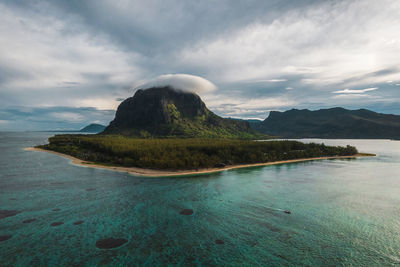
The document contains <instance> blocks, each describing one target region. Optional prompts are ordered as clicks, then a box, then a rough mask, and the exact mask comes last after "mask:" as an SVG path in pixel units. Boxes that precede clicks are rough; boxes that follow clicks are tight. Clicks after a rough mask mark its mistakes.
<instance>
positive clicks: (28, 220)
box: [22, 218, 36, 223]
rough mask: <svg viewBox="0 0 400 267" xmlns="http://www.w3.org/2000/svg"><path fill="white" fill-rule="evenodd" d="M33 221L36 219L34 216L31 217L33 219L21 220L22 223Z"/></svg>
mask: <svg viewBox="0 0 400 267" xmlns="http://www.w3.org/2000/svg"><path fill="white" fill-rule="evenodd" d="M34 221H36V219H35V218H33V219H27V220H25V221H23V222H22V223H31V222H34Z"/></svg>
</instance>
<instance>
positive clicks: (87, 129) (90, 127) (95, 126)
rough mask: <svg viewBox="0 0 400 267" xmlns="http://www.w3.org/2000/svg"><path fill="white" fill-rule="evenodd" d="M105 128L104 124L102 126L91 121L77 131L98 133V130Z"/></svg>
mask: <svg viewBox="0 0 400 267" xmlns="http://www.w3.org/2000/svg"><path fill="white" fill-rule="evenodd" d="M105 128H106V126H104V125H101V124H96V123H92V124H89V125H88V126H86V127H84V128H82V129H81V130H79V132H81V133H99V132H102V131H104V129H105Z"/></svg>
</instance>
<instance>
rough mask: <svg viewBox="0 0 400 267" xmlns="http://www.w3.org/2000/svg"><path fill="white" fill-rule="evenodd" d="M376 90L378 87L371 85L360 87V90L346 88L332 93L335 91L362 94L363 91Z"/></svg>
mask: <svg viewBox="0 0 400 267" xmlns="http://www.w3.org/2000/svg"><path fill="white" fill-rule="evenodd" d="M375 90H378V87H370V88H365V89H358V90H352V89H344V90H339V91H334V92H332V93H334V94H362V93H366V92H370V91H375Z"/></svg>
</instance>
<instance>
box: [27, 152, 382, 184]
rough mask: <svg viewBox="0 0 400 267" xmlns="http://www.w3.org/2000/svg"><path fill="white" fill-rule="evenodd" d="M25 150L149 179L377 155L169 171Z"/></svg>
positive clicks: (57, 153)
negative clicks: (108, 164) (107, 163)
mask: <svg viewBox="0 0 400 267" xmlns="http://www.w3.org/2000/svg"><path fill="white" fill-rule="evenodd" d="M24 150H25V151H39V152H47V153H51V154H55V155H58V156H61V157H65V158H68V159H70V160H71V162H72V164H75V165H78V166H83V167H91V168H99V169H108V170H114V171H119V172H127V173H129V174H132V175H139V176H147V177H169V176H183V175H195V174H208V173H215V172H221V171H226V170H233V169H241V168H251V167H259V166H269V165H279V164H286V163H296V162H305V161H313V160H326V159H352V158H358V157H371V156H376V155H375V154H368V153H358V154H355V155H352V156H330V157H316V158H303V159H291V160H282V161H273V162H265V163H252V164H240V165H230V166H226V167H222V168H208V169H199V170H180V171H168V170H154V169H143V168H137V167H117V166H106V165H100V164H96V163H93V162H89V161H84V160H81V159H78V158H75V157H73V156H70V155H67V154H63V153H60V152H56V151H51V150H46V149H41V148H36V147H27V148H24Z"/></svg>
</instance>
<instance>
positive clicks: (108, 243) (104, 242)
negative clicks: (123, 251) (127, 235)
mask: <svg viewBox="0 0 400 267" xmlns="http://www.w3.org/2000/svg"><path fill="white" fill-rule="evenodd" d="M126 242H128V240H127V239H124V238H112V237H111V238H104V239H99V240H97V241H96V247H97V248H99V249H112V248H117V247H120V246H122V245H123V244H125V243H126Z"/></svg>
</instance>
